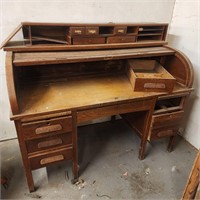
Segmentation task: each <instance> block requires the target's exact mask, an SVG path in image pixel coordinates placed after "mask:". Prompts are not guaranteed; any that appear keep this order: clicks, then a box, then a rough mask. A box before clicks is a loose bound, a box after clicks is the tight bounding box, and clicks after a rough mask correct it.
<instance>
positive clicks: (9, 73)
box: [6, 52, 19, 114]
mask: <svg viewBox="0 0 200 200" xmlns="http://www.w3.org/2000/svg"><path fill="white" fill-rule="evenodd" d="M12 60H13V53H12V52H7V54H6V82H7V90H8V95H9V100H10V106H11V109H12V113H13V114H18V113H19V105H18V99H17V89H16V84H15V78H16V76H15V74H14V69H13V67H14V66H13V62H12Z"/></svg>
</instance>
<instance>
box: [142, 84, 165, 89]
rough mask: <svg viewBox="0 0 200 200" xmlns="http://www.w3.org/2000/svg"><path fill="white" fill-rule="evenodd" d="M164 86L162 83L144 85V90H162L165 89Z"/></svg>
mask: <svg viewBox="0 0 200 200" xmlns="http://www.w3.org/2000/svg"><path fill="white" fill-rule="evenodd" d="M165 87H166V86H165V84H164V83H145V84H144V88H160V89H163V88H165Z"/></svg>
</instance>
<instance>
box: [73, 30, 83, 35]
mask: <svg viewBox="0 0 200 200" xmlns="http://www.w3.org/2000/svg"><path fill="white" fill-rule="evenodd" d="M74 33H76V34H79V35H80V34H81V33H82V31H81V30H75V31H74Z"/></svg>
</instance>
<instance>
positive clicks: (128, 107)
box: [77, 99, 154, 123]
mask: <svg viewBox="0 0 200 200" xmlns="http://www.w3.org/2000/svg"><path fill="white" fill-rule="evenodd" d="M153 105H154V100H151V99H150V100H144V101H136V102H129V103H122V104H116V105H110V106H104V107H98V108H92V109H88V110H82V111H78V112H77V122H78V123H82V122H86V121H90V120H93V119H97V118H101V117H106V116H111V115H119V114H125V113H130V112H137V111H147V110H151V109H153Z"/></svg>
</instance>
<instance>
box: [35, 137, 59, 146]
mask: <svg viewBox="0 0 200 200" xmlns="http://www.w3.org/2000/svg"><path fill="white" fill-rule="evenodd" d="M58 144H62V140H61V139H60V138H57V139H54V140H48V141H44V142H39V143H38V148H45V147H50V146H54V145H58Z"/></svg>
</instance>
